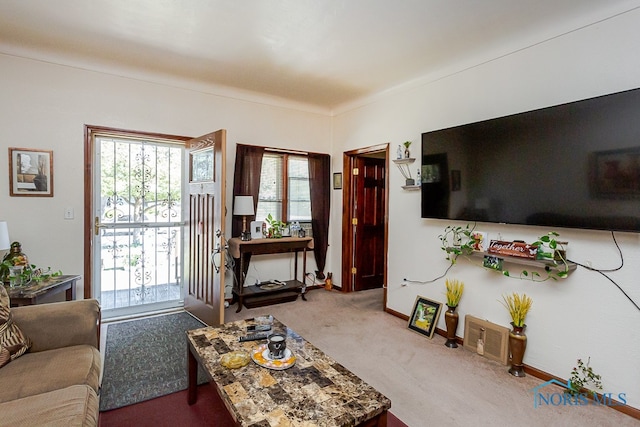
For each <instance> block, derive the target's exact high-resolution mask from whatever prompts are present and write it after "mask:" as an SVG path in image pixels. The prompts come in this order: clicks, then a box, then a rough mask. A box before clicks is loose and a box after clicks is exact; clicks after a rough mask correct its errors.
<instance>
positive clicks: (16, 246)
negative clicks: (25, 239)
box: [0, 242, 31, 283]
mask: <svg viewBox="0 0 640 427" xmlns="http://www.w3.org/2000/svg"><path fill="white" fill-rule="evenodd" d="M13 266H22V267H23V269H22V271H21V272H20V275H23V274H28V273H30V271H31V266H30V265H29V259H28V258H27V256H26V255H25V254H24V253H22V246H21V245H20V242H13V243H11V246H10V250H9V252H8V253H7V254H6V255H5V256H4V258H3V259H2V264H1V267H0V271H1V272H2V281H3V282H4V283H9V273H10V272H11V271H10V268H11V267H13ZM13 273H14V274H15V271H14V272H13ZM29 280H31V279H30V278H29ZM27 282H28V280H27ZM25 283H26V282H25Z"/></svg>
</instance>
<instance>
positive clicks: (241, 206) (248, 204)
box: [233, 196, 255, 241]
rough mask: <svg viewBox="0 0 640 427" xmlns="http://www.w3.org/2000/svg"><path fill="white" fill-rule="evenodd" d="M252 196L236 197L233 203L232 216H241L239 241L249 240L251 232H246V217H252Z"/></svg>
mask: <svg viewBox="0 0 640 427" xmlns="http://www.w3.org/2000/svg"><path fill="white" fill-rule="evenodd" d="M254 213H255V211H254V210H253V196H236V197H235V200H234V202H233V214H234V215H242V234H241V235H240V240H245V241H246V240H251V232H250V231H249V230H247V215H253V214H254Z"/></svg>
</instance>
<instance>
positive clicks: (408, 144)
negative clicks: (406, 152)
mask: <svg viewBox="0 0 640 427" xmlns="http://www.w3.org/2000/svg"><path fill="white" fill-rule="evenodd" d="M402 145H404V148H407V149H408V148H409V147H410V146H411V141H405V142H403V143H402Z"/></svg>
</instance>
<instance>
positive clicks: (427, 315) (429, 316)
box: [409, 296, 442, 339]
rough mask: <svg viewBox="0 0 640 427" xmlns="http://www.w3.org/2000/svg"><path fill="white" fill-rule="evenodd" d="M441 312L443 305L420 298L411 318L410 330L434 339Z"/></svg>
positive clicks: (414, 306) (417, 299)
mask: <svg viewBox="0 0 640 427" xmlns="http://www.w3.org/2000/svg"><path fill="white" fill-rule="evenodd" d="M441 310H442V303H440V302H437V301H432V300H430V299H427V298H425V297H422V296H418V297H417V298H416V302H415V304H414V305H413V310H412V312H411V317H409V329H411V330H412V331H415V332H418V333H419V334H422V335H426V336H427V337H429V339H431V338H433V333H434V332H435V330H436V324H437V323H438V318H439V317H440V311H441Z"/></svg>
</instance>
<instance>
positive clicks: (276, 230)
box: [265, 214, 287, 238]
mask: <svg viewBox="0 0 640 427" xmlns="http://www.w3.org/2000/svg"><path fill="white" fill-rule="evenodd" d="M265 221H266V222H267V224H269V237H276V238H279V237H282V231H283V230H284V227H286V225H287V224H285V223H284V222H282V221H280V220H279V219H275V218H274V217H273V216H272V215H271V214H269V215H267V217H266V218H265Z"/></svg>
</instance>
